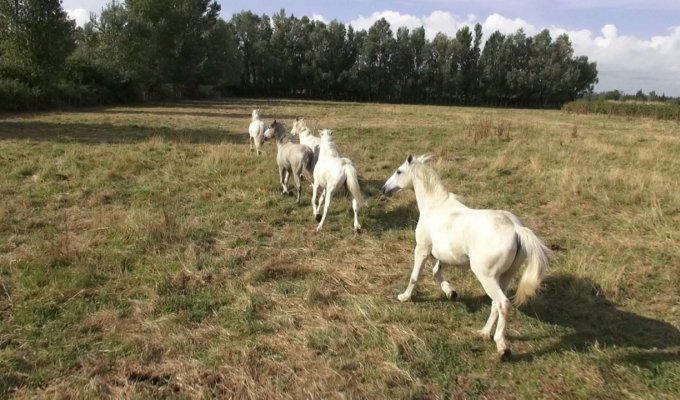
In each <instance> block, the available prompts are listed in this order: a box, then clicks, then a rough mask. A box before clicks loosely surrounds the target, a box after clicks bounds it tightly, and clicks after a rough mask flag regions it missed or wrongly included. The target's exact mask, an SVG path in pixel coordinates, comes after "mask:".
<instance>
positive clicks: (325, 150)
mask: <svg viewBox="0 0 680 400" xmlns="http://www.w3.org/2000/svg"><path fill="white" fill-rule="evenodd" d="M322 156H323V157H340V153H338V149H336V148H335V146H329V145H328V143H323V141H322V142H321V145H320V146H319V157H322Z"/></svg>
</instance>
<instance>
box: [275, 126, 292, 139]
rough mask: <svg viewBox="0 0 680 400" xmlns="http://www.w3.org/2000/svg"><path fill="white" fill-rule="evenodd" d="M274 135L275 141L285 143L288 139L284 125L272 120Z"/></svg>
mask: <svg viewBox="0 0 680 400" xmlns="http://www.w3.org/2000/svg"><path fill="white" fill-rule="evenodd" d="M273 125H274V135H276V141H277V142H279V143H286V142H289V141H290V137H289V136H288V132H287V131H286V127H285V126H283V124H282V123H280V122H274V124H273Z"/></svg>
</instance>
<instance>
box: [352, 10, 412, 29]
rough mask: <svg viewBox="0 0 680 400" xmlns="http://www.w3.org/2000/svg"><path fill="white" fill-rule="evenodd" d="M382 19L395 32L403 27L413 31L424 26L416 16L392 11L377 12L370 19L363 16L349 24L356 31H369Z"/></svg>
mask: <svg viewBox="0 0 680 400" xmlns="http://www.w3.org/2000/svg"><path fill="white" fill-rule="evenodd" d="M380 18H385V19H386V20H387V22H389V23H390V26H391V27H392V30H393V31H396V30H397V29H399V28H401V27H402V26H405V27H407V28H409V29H413V28H418V27H420V26H422V25H423V21H422V19H420V18H418V17H416V16H415V15H410V14H401V13H400V12H399V11H391V10H386V11H376V12H374V13H373V14H371V16H370V17H364V16H363V15H360V16H359V18H357V19H355V20H352V21H350V23H349V24H350V25H352V26H353V27H354V29H356V30H362V29H366V30H368V28H370V27H371V25H373V23H374V22H375V21H377V20H379V19H380Z"/></svg>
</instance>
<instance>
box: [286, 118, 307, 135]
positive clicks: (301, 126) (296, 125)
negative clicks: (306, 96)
mask: <svg viewBox="0 0 680 400" xmlns="http://www.w3.org/2000/svg"><path fill="white" fill-rule="evenodd" d="M306 128H307V124H306V123H305V119H304V118H301V117H296V118H295V121H293V127H292V128H290V135H291V136H295V135H299V134H300V133H302V131H304V130H305V129H306Z"/></svg>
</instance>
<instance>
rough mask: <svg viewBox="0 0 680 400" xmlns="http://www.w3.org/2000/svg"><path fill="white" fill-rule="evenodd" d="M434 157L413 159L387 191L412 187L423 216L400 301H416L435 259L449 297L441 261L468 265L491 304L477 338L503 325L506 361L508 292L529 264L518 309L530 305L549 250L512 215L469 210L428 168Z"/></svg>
mask: <svg viewBox="0 0 680 400" xmlns="http://www.w3.org/2000/svg"><path fill="white" fill-rule="evenodd" d="M429 158H430V156H426V155H423V156H419V157H415V158H414V157H413V156H409V157H408V159H407V160H406V162H404V163H403V164H402V165H401V166H400V167H399V168H398V169H397V170H396V172H395V173H394V174H393V175H392V176H391V177H390V178H389V179H388V180H387V182H385V185H384V186H383V188H382V191H383V193H384V194H385V195H388V196H389V195H391V194H393V193H396V192H398V191H400V190H402V189H405V188H407V187H409V186H411V185H413V189H414V191H415V193H416V201H417V203H418V210H419V211H420V218H419V219H418V225H417V226H416V248H415V255H414V263H413V272H412V273H411V280H410V281H409V284H408V287H407V288H406V291H404V293H401V294H400V295H399V296H398V299H399V301H402V302H404V301H407V300H409V299H410V298H411V294H412V292H413V288H414V287H415V285H416V282H417V281H418V276H419V275H420V269H421V268H422V266H423V264H424V263H425V260H426V259H427V258H428V256H429V255H430V254H432V255H433V256H434V257H435V258H436V259H437V262H436V264H435V265H434V268H433V270H432V273H433V274H434V278H435V280H436V281H437V283H439V285H440V287H441V289H442V290H443V291H444V293H446V296H447V297H449V298H454V297H456V296H457V294H456V292H455V291H454V290H453V287H452V286H451V285H450V284H449V282H447V281H446V280H445V279H444V276H443V275H442V269H443V268H442V266H441V265H440V262H441V263H442V264H449V265H469V266H470V269H472V272H473V273H474V274H475V276H477V279H478V280H479V282H480V283H481V284H482V286H483V287H484V291H485V292H486V294H487V295H488V296H489V297H490V298H491V300H492V303H491V314H490V315H489V319H488V320H487V322H486V325H484V327H483V328H482V329H481V330H479V331H478V333H479V334H480V335H482V336H483V337H486V338H488V337H489V336H490V335H491V329H492V328H493V326H494V323H496V321H498V324H497V326H496V330H495V334H494V336H493V339H494V341H495V342H496V347H497V349H498V353H499V355H500V357H501V360H506V359H508V358H509V356H510V354H511V353H510V348H509V347H508V344H507V343H506V340H505V324H506V318H507V315H508V311H509V309H510V301H509V300H508V298H507V297H506V295H505V289H506V288H507V286H508V284H509V283H510V280H511V279H512V277H513V275H514V274H515V272H516V271H517V270H518V269H519V267H520V266H521V265H522V264H523V263H524V262H525V261H528V263H527V266H526V268H525V269H524V273H523V275H522V278H521V280H520V282H519V286H518V288H517V294H516V296H515V304H518V305H520V304H522V303H524V302H526V301H527V300H529V299H530V298H531V297H532V296H533V295H534V294H535V293H536V290H537V289H538V287H539V285H540V283H541V280H542V278H543V275H544V274H545V272H546V270H547V268H548V254H549V252H550V250H549V249H548V248H547V247H545V245H544V244H543V243H542V242H541V240H540V239H538V237H536V235H535V234H534V233H533V232H532V231H531V230H530V229H529V228H526V227H525V226H524V225H522V223H521V222H520V221H519V219H518V218H517V217H516V216H514V215H513V214H511V213H510V212H508V211H502V210H476V209H472V208H468V207H466V206H465V205H464V204H463V203H461V202H460V201H459V200H458V198H457V197H456V195H454V194H452V193H449V192H448V191H447V190H446V189H445V188H444V185H443V184H442V182H441V180H440V178H439V176H438V175H437V173H436V172H435V171H434V170H433V169H432V168H430V166H428V165H425V162H426V161H427V160H428V159H429Z"/></svg>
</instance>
